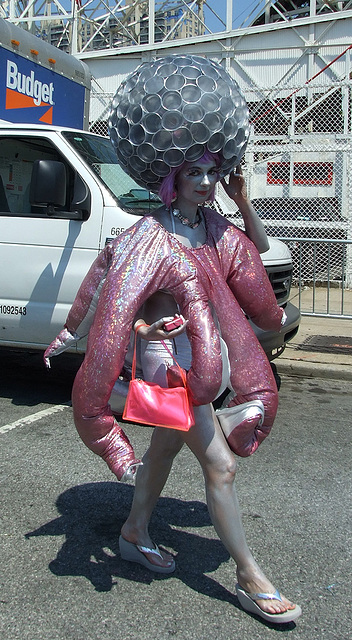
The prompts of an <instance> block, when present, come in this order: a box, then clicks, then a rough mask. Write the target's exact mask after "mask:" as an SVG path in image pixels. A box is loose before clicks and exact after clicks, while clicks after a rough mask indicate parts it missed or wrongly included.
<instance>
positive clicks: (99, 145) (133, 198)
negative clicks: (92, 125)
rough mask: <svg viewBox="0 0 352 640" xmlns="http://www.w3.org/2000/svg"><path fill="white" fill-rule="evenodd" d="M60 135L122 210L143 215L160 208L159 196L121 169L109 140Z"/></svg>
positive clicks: (84, 135)
mask: <svg viewBox="0 0 352 640" xmlns="http://www.w3.org/2000/svg"><path fill="white" fill-rule="evenodd" d="M63 135H64V136H65V138H66V139H67V140H68V141H69V142H70V143H71V145H72V146H73V147H74V148H75V150H76V151H77V152H78V153H79V154H80V156H81V157H82V158H83V160H84V161H85V162H86V163H87V164H88V165H89V166H90V167H91V168H92V169H93V171H95V173H96V174H97V175H98V176H99V178H100V180H101V181H102V182H103V183H104V184H105V186H106V187H107V188H108V189H109V191H110V192H111V193H112V195H113V196H114V197H115V198H116V200H117V203H118V204H119V206H120V207H121V208H122V209H124V210H125V211H127V212H129V213H134V214H140V215H145V214H148V213H150V211H153V210H154V209H156V208H158V207H160V204H161V201H160V199H159V198H158V196H157V195H156V194H154V193H151V191H148V190H147V189H143V188H141V187H140V186H139V185H138V184H137V183H136V182H135V181H134V180H133V178H130V176H128V175H127V173H125V172H124V170H123V169H122V168H121V166H120V165H119V163H118V160H117V156H116V153H115V151H114V149H113V146H112V144H111V142H110V140H109V138H103V137H101V136H97V135H95V134H92V133H83V132H79V133H77V131H64V132H63Z"/></svg>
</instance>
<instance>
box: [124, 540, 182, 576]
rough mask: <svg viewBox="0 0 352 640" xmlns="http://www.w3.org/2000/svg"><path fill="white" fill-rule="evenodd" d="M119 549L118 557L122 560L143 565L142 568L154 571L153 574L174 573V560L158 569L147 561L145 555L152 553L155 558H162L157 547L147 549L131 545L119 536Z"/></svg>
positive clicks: (131, 543)
mask: <svg viewBox="0 0 352 640" xmlns="http://www.w3.org/2000/svg"><path fill="white" fill-rule="evenodd" d="M119 548H120V555H121V558H122V559H123V560H128V561H129V562H137V563H138V564H141V565H143V567H146V568H147V569H150V571H154V573H173V572H174V571H175V568H176V565H175V561H174V560H172V562H171V564H170V565H169V566H168V567H160V566H158V565H157V564H153V563H152V562H150V560H148V558H147V557H146V555H145V554H146V553H154V554H155V555H156V556H159V558H162V557H163V556H162V555H161V553H160V550H159V547H157V545H155V546H154V548H153V549H149V548H148V547H143V546H141V545H137V544H133V542H128V541H127V540H125V538H123V537H122V536H120V537H119Z"/></svg>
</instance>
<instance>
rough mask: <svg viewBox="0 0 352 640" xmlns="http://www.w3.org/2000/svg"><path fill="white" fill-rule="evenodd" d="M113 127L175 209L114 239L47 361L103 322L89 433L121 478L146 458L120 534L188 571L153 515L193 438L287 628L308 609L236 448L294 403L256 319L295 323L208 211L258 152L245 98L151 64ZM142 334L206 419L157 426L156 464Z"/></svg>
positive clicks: (167, 565)
mask: <svg viewBox="0 0 352 640" xmlns="http://www.w3.org/2000/svg"><path fill="white" fill-rule="evenodd" d="M151 116H152V117H151ZM109 126H110V134H111V139H112V142H113V144H114V146H115V149H116V152H117V155H118V157H119V159H120V162H121V164H122V166H123V168H124V169H125V170H126V172H127V173H129V175H131V176H132V177H133V178H135V180H136V182H138V183H139V184H141V185H143V186H145V187H147V188H149V189H151V190H153V191H158V192H159V195H160V197H161V200H162V201H163V202H164V206H162V207H160V209H158V210H157V211H155V212H153V214H152V215H148V216H145V217H144V218H143V219H141V220H140V221H138V222H137V223H136V224H135V225H133V227H131V228H130V229H128V230H127V231H126V232H125V233H123V234H122V235H121V236H120V237H119V238H118V239H117V240H116V241H114V242H113V243H111V244H110V245H108V246H107V247H106V248H105V250H104V251H103V252H102V254H101V255H100V256H99V257H98V259H97V260H96V261H95V263H94V264H93V266H92V268H91V270H90V272H89V273H88V275H87V276H86V278H85V280H84V282H83V283H82V286H81V288H80V290H79V292H78V295H77V298H76V300H75V303H74V305H73V307H72V309H71V311H70V314H69V316H68V318H67V323H66V328H65V330H64V332H62V334H60V335H59V336H58V338H57V339H56V341H54V342H53V343H52V345H50V347H49V348H48V350H47V351H46V354H45V357H46V358H49V357H51V356H52V355H55V353H58V352H59V351H60V350H61V349H62V348H65V347H66V346H67V345H68V344H69V343H70V341H71V340H75V339H77V338H78V337H80V336H81V335H84V334H85V333H86V332H87V328H88V326H89V325H90V324H91V327H90V330H89V337H88V345H87V351H86V356H85V360H84V362H83V364H82V366H81V368H80V370H79V372H78V374H77V376H76V380H75V383H74V387H73V395H72V402H73V411H74V418H75V424H76V427H77V430H78V432H79V434H80V436H81V438H82V440H83V441H84V442H85V443H86V444H87V446H88V447H89V448H91V449H92V450H93V451H94V452H95V453H98V454H99V455H101V456H102V457H103V459H104V460H105V461H106V462H107V463H108V465H109V467H110V469H111V470H112V471H113V472H114V473H115V475H116V476H117V478H118V479H120V480H121V479H122V480H125V479H126V478H128V477H131V475H132V474H133V473H134V471H135V469H136V468H137V467H138V470H137V474H136V488H135V494H134V500H133V505H132V510H131V513H130V516H129V518H128V520H127V522H126V523H125V524H124V526H123V528H122V531H121V536H120V540H119V544H120V552H121V556H122V558H124V559H127V560H131V561H134V562H138V563H141V564H143V565H144V566H147V567H148V568H149V569H151V570H152V571H156V572H161V573H170V572H172V571H174V569H175V563H174V559H173V558H172V557H170V556H168V555H167V554H165V553H163V552H160V551H159V549H158V547H157V546H156V545H154V543H153V542H152V541H151V540H150V537H149V533H148V524H149V519H150V516H151V512H152V510H153V507H154V505H155V503H156V500H157V499H158V497H159V495H160V492H161V490H162V488H163V486H164V483H165V482H166V479H167V477H168V474H169V471H170V469H171V465H172V461H173V458H174V457H175V455H176V453H177V452H178V451H179V450H180V448H181V447H182V445H183V443H186V444H187V445H188V446H189V447H190V449H191V450H192V451H193V453H194V454H195V456H196V458H197V459H198V461H199V462H200V464H201V466H202V470H203V474H204V478H205V484H206V495H207V504H208V508H209V512H210V515H211V518H212V522H213V524H214V527H215V529H216V531H217V533H218V535H219V537H220V539H221V540H222V542H223V544H224V545H225V547H226V549H227V550H228V551H229V553H230V554H231V556H232V557H233V559H234V560H235V562H236V564H237V580H238V583H237V585H236V591H237V595H238V598H239V600H240V602H241V604H242V606H243V607H244V609H246V610H248V611H253V612H255V613H257V614H258V615H260V616H262V617H263V618H265V619H267V620H270V621H272V622H281V623H282V622H288V621H290V620H293V619H295V618H297V617H298V616H299V615H300V613H301V610H300V607H299V606H298V605H293V604H292V603H291V602H290V601H288V600H287V599H286V598H285V597H283V596H281V595H280V594H279V592H278V591H276V590H275V588H274V587H273V585H272V584H271V583H270V582H269V580H268V579H267V578H266V577H265V575H264V574H263V572H262V571H261V569H260V568H259V566H258V565H257V563H256V561H255V560H254V558H253V556H252V554H251V552H250V550H249V548H248V546H247V543H246V539H245V535H244V531H243V527H242V522H241V515H240V511H239V506H238V501H237V497H236V492H235V486H234V478H235V470H236V463H235V459H234V456H233V453H232V451H235V452H236V453H238V454H239V455H242V456H246V455H251V454H252V453H253V452H254V451H255V450H256V449H257V447H258V445H259V444H260V443H261V442H262V440H263V439H264V438H265V437H266V436H267V435H268V433H269V432H270V429H271V427H272V424H273V421H274V419H275V415H276V411H277V404H278V394H277V387H276V383H275V379H274V377H273V374H272V371H271V367H270V364H269V362H268V360H267V357H266V355H265V353H264V352H263V350H262V348H261V346H260V344H259V342H258V340H257V338H256V336H255V334H254V332H253V330H252V329H251V327H250V325H249V323H248V321H247V318H246V315H247V316H248V317H249V318H251V319H252V320H253V321H254V322H255V324H257V325H258V326H259V327H261V328H263V329H274V330H278V331H279V330H280V329H281V327H282V324H283V323H284V321H285V316H284V312H283V310H282V309H281V308H280V307H279V306H278V305H277V302H276V299H275V296H274V293H273V290H272V287H271V285H270V283H269V280H268V278H267V275H266V272H265V269H264V267H263V264H262V261H261V259H260V255H259V253H258V251H257V249H256V247H255V246H254V244H253V242H252V241H251V240H249V239H248V237H247V236H246V235H245V233H243V232H241V231H240V230H239V229H238V228H236V227H235V226H234V225H233V224H231V223H229V222H228V221H227V220H226V219H224V218H223V217H222V216H221V215H220V214H218V213H216V212H215V211H213V210H212V209H209V208H206V207H204V206H203V204H204V202H206V201H209V200H211V199H212V198H213V196H214V189H215V186H216V183H217V182H218V180H219V179H221V178H223V176H226V175H227V174H229V173H231V172H232V170H233V167H234V166H237V164H238V162H239V160H240V158H241V156H242V155H243V153H244V150H245V146H246V142H247V138H248V112H247V109H246V106H245V102H244V99H243V97H242V95H241V93H240V91H239V89H238V87H237V85H236V83H234V82H233V80H232V79H231V78H230V76H228V74H226V72H225V71H224V70H223V69H222V67H220V66H219V65H217V64H216V63H214V62H212V61H208V60H205V59H203V58H199V57H197V56H168V58H166V59H161V60H160V59H159V60H157V61H155V62H153V63H148V64H144V65H141V67H139V68H138V69H137V71H136V72H134V74H132V75H131V76H130V77H129V78H128V79H127V80H126V82H125V83H123V85H122V87H121V88H120V89H119V91H118V92H117V94H116V96H115V99H114V102H113V108H112V114H111V116H110V120H109ZM151 130H152V131H151ZM142 165H143V166H142ZM238 180H241V178H238V176H237V182H236V176H233V175H232V176H231V177H230V181H229V183H228V184H227V183H226V182H225V181H223V184H224V187H225V189H226V190H227V191H228V193H229V195H230V196H231V194H232V195H233V196H234V198H235V200H236V198H237V199H238V202H239V205H240V208H241V212H242V214H243V216H244V220H245V225H246V228H247V232H248V233H249V234H251V235H253V239H254V240H257V242H258V244H259V245H260V244H261V243H262V246H263V248H265V242H266V241H265V232H264V235H263V229H262V228H261V225H260V221H259V220H258V219H257V217H256V214H255V213H254V211H253V210H252V208H251V205H250V203H249V201H248V200H247V199H246V197H245V195H244V193H243V184H241V189H240V192H238V191H237V189H238V185H239V184H240V183H239V182H238ZM263 238H264V239H263ZM175 315H178V317H180V318H181V320H182V321H183V319H184V318H185V319H186V320H185V321H184V322H183V324H182V326H181V327H179V328H177V329H175V330H172V331H171V332H167V331H166V329H165V327H164V325H165V322H166V321H167V320H169V319H171V318H172V317H174V316H175ZM132 328H133V329H134V330H135V331H136V332H138V336H140V337H141V338H142V341H141V343H142V344H141V355H140V365H141V368H142V370H143V376H144V378H145V379H147V380H150V381H154V382H157V383H158V384H159V385H160V386H167V378H168V376H167V367H168V366H169V365H170V355H169V353H168V352H167V351H166V350H165V347H164V346H163V345H162V344H161V342H160V341H161V340H164V341H165V342H166V344H167V345H168V346H169V347H170V348H171V350H172V351H174V353H175V355H176V358H177V361H178V362H179V364H181V366H182V367H183V368H184V369H185V370H186V371H187V386H188V389H189V393H190V396H191V398H192V402H193V405H194V416H195V425H194V426H193V427H191V429H190V430H189V431H188V432H182V433H181V432H177V433H176V432H173V431H172V430H170V429H163V428H156V429H154V431H153V436H152V441H151V446H150V448H149V450H148V451H147V453H146V454H145V456H144V458H143V465H142V466H139V464H140V461H139V460H137V459H136V458H135V457H134V453H133V449H132V447H131V445H130V443H129V442H128V440H127V438H126V436H125V435H124V434H123V432H122V430H121V427H119V425H118V423H117V421H116V419H115V417H114V414H113V412H112V411H111V408H110V406H109V397H110V394H111V391H112V388H113V386H114V383H115V381H116V380H117V378H118V376H119V374H120V372H121V369H122V367H123V364H124V360H125V356H126V351H127V348H128V343H129V339H130V333H131V329H132ZM171 362H172V361H171ZM224 387H227V388H229V389H232V391H233V394H232V397H231V400H230V403H229V407H230V408H231V406H234V415H240V419H239V420H238V419H237V422H236V419H235V421H234V424H235V428H234V429H233V432H232V433H231V434H230V437H229V438H228V440H227V439H226V438H225V435H224V432H223V430H222V428H221V426H220V422H219V420H218V418H217V415H216V414H215V413H214V410H213V408H212V405H211V402H212V401H213V400H214V398H215V397H216V396H217V395H218V394H219V393H220V392H221V390H222V388H224ZM244 406H245V407H248V406H250V407H251V408H253V407H255V409H256V412H255V416H254V417H253V414H250V415H248V416H247V414H246V411H244V413H242V414H241V410H242V407H244ZM238 407H239V414H238V413H237V414H236V411H237V408H238ZM229 443H230V445H231V449H230V446H229Z"/></svg>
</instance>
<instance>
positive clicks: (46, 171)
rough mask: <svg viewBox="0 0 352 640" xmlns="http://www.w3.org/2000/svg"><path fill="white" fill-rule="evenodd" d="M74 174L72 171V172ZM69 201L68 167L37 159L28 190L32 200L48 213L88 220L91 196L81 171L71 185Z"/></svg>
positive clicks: (60, 216) (70, 218) (55, 161)
mask: <svg viewBox="0 0 352 640" xmlns="http://www.w3.org/2000/svg"><path fill="white" fill-rule="evenodd" d="M72 173H73V172H72ZM71 189H72V191H73V194H72V192H71V193H70V202H68V194H67V169H66V167H65V165H64V163H63V162H59V161H57V160H35V161H34V163H33V169H32V179H31V185H30V191H29V201H30V203H31V205H33V206H35V207H42V208H43V209H44V211H45V213H46V214H47V215H48V216H53V217H55V218H65V219H68V220H87V219H88V218H89V215H90V207H91V198H90V191H89V189H88V187H87V185H86V183H85V182H84V181H83V180H82V178H81V176H80V175H79V174H78V173H75V174H74V182H73V185H72V186H71V187H70V189H69V191H71Z"/></svg>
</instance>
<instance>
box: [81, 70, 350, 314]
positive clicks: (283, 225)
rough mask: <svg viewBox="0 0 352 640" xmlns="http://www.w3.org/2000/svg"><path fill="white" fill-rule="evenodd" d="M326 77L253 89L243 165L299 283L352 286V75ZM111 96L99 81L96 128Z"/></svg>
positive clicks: (103, 130) (101, 129) (103, 129)
mask: <svg viewBox="0 0 352 640" xmlns="http://www.w3.org/2000/svg"><path fill="white" fill-rule="evenodd" d="M321 78H322V77H321ZM321 78H320V84H319V85H317V84H315V85H314V87H311V86H305V87H303V88H302V87H290V89H289V90H288V88H287V85H286V86H285V88H282V90H281V91H280V87H275V88H273V89H271V90H270V89H267V90H266V91H263V90H261V91H260V93H259V91H258V87H254V86H253V88H251V89H249V90H247V91H246V100H247V103H248V106H249V110H250V120H251V128H252V132H251V136H250V142H249V144H248V147H247V151H246V155H245V159H244V162H243V172H244V175H245V177H246V183H247V189H248V193H249V196H250V198H251V201H252V202H253V204H254V206H255V208H256V210H257V212H258V214H259V216H260V217H261V219H262V221H263V223H264V225H265V228H266V230H267V233H268V234H269V235H271V236H275V237H278V238H281V239H283V240H284V241H285V242H287V243H288V245H289V247H290V250H291V252H292V257H293V264H294V270H293V281H294V283H295V284H296V285H297V286H299V287H303V286H312V287H314V288H315V287H317V286H325V287H330V286H334V287H340V288H341V289H342V290H344V289H346V288H352V250H351V245H350V241H351V240H352V175H351V171H352V116H351V114H352V109H351V106H352V81H351V79H347V80H344V81H341V82H332V81H331V80H330V79H329V77H328V75H326V77H325V76H323V80H322V79H321ZM324 82H326V84H324ZM270 93H272V94H273V95H274V93H275V96H277V97H276V98H275V99H273V98H270ZM263 95H265V96H266V98H265V99H263V98H261V97H260V96H263ZM285 96H286V97H285ZM112 97H113V96H112V95H111V94H108V93H103V92H102V91H100V90H99V89H98V88H94V87H93V91H92V96H91V117H92V122H91V130H92V131H94V132H96V133H100V134H102V135H107V123H106V120H107V115H108V112H109V104H110V102H111V99H112ZM222 198H224V200H225V202H226V195H225V194H224V192H222ZM226 204H227V208H228V210H229V211H231V210H233V207H234V205H233V202H232V201H228V202H227V203H226ZM230 217H231V219H232V220H234V221H235V222H236V220H237V216H236V213H235V212H234V213H233V214H231V216H230ZM330 241H331V242H330ZM332 283H333V285H332ZM302 311H303V312H304V309H302ZM327 314H328V313H327Z"/></svg>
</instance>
